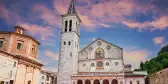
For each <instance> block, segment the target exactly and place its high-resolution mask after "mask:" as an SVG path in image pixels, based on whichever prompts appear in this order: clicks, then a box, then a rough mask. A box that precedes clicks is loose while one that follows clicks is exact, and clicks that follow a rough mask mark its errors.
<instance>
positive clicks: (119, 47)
mask: <svg viewBox="0 0 168 84" xmlns="http://www.w3.org/2000/svg"><path fill="white" fill-rule="evenodd" d="M98 40H101V41H103V42H105V43H107V44H110V45H113V46H115V47H117V48H120V47H119V46H116V45H114V44H112V43H110V42H108V41H106V40H104V39H101V38H97V39H96V40H95V41H93V42H92V43H90V44H89V45H88V46H86V47H84V48H83V49H81V50H80V51H79V52H81V51H83V50H85V49H86V48H88V47H89V46H90V45H92V44H93V43H95V42H96V41H98ZM120 49H122V48H120Z"/></svg>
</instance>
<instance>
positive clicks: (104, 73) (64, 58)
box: [57, 0, 146, 84]
mask: <svg viewBox="0 0 168 84" xmlns="http://www.w3.org/2000/svg"><path fill="white" fill-rule="evenodd" d="M81 22H82V21H81V19H80V17H79V16H78V14H77V12H76V10H75V5H74V0H72V1H71V3H70V6H69V9H68V11H67V14H64V15H62V30H61V37H60V53H59V64H58V75H57V83H58V84H145V76H146V75H145V74H141V73H140V72H139V73H138V72H134V71H132V70H131V65H130V64H129V65H128V64H127V65H125V64H124V59H123V49H122V48H120V47H119V46H116V45H114V44H112V43H109V42H107V41H105V40H103V39H101V38H98V39H97V40H95V41H94V42H92V43H91V44H89V45H88V46H86V47H85V48H83V49H80V23H81Z"/></svg>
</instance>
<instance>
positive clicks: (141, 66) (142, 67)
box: [140, 62, 144, 70]
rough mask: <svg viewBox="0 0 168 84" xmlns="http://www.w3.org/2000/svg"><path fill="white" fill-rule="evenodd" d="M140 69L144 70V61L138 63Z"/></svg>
mask: <svg viewBox="0 0 168 84" xmlns="http://www.w3.org/2000/svg"><path fill="white" fill-rule="evenodd" d="M140 69H141V70H144V63H143V62H141V63H140Z"/></svg>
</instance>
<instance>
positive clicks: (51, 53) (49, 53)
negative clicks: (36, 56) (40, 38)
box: [44, 50, 59, 60]
mask: <svg viewBox="0 0 168 84" xmlns="http://www.w3.org/2000/svg"><path fill="white" fill-rule="evenodd" d="M44 54H45V56H48V57H51V58H53V59H55V60H58V59H59V54H58V53H53V52H51V51H49V50H46V51H44Z"/></svg>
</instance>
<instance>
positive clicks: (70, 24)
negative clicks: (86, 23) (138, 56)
mask: <svg viewBox="0 0 168 84" xmlns="http://www.w3.org/2000/svg"><path fill="white" fill-rule="evenodd" d="M69 31H72V20H70V21H69Z"/></svg>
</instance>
